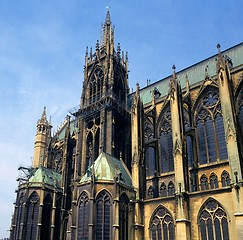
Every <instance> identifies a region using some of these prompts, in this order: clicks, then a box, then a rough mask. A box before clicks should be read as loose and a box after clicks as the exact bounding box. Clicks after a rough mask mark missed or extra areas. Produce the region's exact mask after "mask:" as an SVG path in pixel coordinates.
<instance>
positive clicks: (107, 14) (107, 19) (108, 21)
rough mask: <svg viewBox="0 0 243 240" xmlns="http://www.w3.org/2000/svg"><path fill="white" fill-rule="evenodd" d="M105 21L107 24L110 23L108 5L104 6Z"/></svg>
mask: <svg viewBox="0 0 243 240" xmlns="http://www.w3.org/2000/svg"><path fill="white" fill-rule="evenodd" d="M105 23H106V24H107V25H110V24H111V17H110V8H109V7H108V6H107V7H106V20H105Z"/></svg>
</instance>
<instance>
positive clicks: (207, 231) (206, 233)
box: [198, 199, 229, 240]
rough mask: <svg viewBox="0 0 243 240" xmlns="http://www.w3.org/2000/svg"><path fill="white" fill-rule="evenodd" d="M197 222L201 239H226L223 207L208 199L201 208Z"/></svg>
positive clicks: (226, 232) (226, 221)
mask: <svg viewBox="0 0 243 240" xmlns="http://www.w3.org/2000/svg"><path fill="white" fill-rule="evenodd" d="M198 223H199V229H200V235H201V239H202V240H228V239H229V231H228V219H227V215H226V212H225V211H224V209H223V207H222V206H221V205H220V204H219V203H218V202H217V201H215V200H214V199H209V200H208V201H206V203H205V204H204V205H203V207H202V208H201V210H200V212H199V215H198Z"/></svg>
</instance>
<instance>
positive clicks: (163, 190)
mask: <svg viewBox="0 0 243 240" xmlns="http://www.w3.org/2000/svg"><path fill="white" fill-rule="evenodd" d="M159 193H160V196H161V197H167V189H166V184H165V183H164V182H162V183H161V185H160V189H159Z"/></svg>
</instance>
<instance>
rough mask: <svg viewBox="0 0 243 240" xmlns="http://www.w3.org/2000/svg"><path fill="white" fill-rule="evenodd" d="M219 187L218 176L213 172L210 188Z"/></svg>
mask: <svg viewBox="0 0 243 240" xmlns="http://www.w3.org/2000/svg"><path fill="white" fill-rule="evenodd" d="M218 187H219V183H218V177H217V175H216V174H215V173H212V174H211V175H210V188H211V189H214V188H218Z"/></svg>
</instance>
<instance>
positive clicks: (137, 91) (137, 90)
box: [136, 83, 139, 94]
mask: <svg viewBox="0 0 243 240" xmlns="http://www.w3.org/2000/svg"><path fill="white" fill-rule="evenodd" d="M136 93H137V94H138V93H139V83H136Z"/></svg>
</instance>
